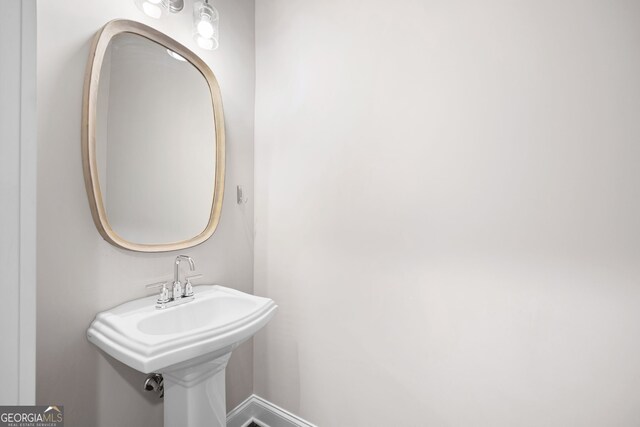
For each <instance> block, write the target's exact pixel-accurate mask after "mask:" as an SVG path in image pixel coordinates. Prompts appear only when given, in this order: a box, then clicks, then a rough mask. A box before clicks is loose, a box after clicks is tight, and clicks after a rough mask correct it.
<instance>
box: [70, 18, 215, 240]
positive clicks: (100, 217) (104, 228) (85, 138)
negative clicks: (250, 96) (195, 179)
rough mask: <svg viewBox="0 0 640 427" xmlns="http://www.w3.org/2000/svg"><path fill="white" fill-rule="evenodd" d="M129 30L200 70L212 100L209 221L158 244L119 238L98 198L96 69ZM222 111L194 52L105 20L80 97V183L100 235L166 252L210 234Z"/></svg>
mask: <svg viewBox="0 0 640 427" xmlns="http://www.w3.org/2000/svg"><path fill="white" fill-rule="evenodd" d="M122 33H132V34H137V35H139V36H142V37H145V38H147V39H149V40H151V41H153V42H155V43H158V44H160V45H162V46H164V47H165V48H167V49H171V50H172V51H174V52H176V53H178V54H179V55H181V56H182V57H183V58H185V59H186V60H187V61H188V62H189V63H191V64H192V65H193V66H194V67H196V68H197V69H198V71H200V73H201V74H202V76H204V78H205V80H206V81H207V84H208V85H209V89H210V91H211V100H212V103H213V115H214V124H215V132H216V135H215V137H216V140H215V144H216V150H215V151H216V171H215V177H214V180H215V182H214V187H213V188H214V193H213V203H212V205H211V214H210V216H209V222H208V223H207V226H206V227H205V229H204V230H203V231H202V232H201V233H200V234H198V235H197V236H195V237H193V238H191V239H188V240H183V241H179V242H171V243H162V244H140V243H133V242H129V241H127V240H125V239H123V238H122V237H120V236H119V235H118V234H117V233H116V232H115V231H114V230H113V229H112V228H111V225H110V224H109V220H108V218H107V213H106V210H105V207H104V203H103V200H102V191H101V190H100V182H99V179H98V165H97V160H96V111H97V100H98V86H99V84H100V71H101V69H102V62H103V60H104V55H105V53H106V50H107V47H108V46H109V43H110V42H111V39H112V38H113V37H115V36H116V35H118V34H122ZM224 136H225V132H224V113H223V110H222V96H221V94H220V87H219V86H218V81H217V80H216V78H215V76H214V75H213V72H212V71H211V69H210V68H209V66H207V64H205V62H204V61H203V60H202V59H200V57H198V55H197V54H195V53H194V52H192V51H191V50H189V49H188V48H186V47H185V46H183V45H182V44H180V43H178V42H177V41H175V40H173V39H172V38H171V37H169V36H167V35H166V34H163V33H161V32H160V31H158V30H155V29H153V28H151V27H149V26H147V25H144V24H141V23H139V22H135V21H129V20H124V19H116V20H113V21H110V22H108V23H107V24H106V25H105V26H104V27H102V29H100V30H99V31H98V32H97V33H96V35H95V36H94V39H93V43H92V45H91V49H90V51H89V60H88V62H87V69H86V72H85V80H84V94H83V99H82V168H83V171H84V182H85V187H86V189H87V196H88V198H89V206H90V208H91V216H92V217H93V222H94V223H95V225H96V228H97V229H98V231H99V232H100V235H102V237H103V238H104V239H105V240H106V241H107V242H109V243H111V244H112V245H115V246H117V247H120V248H123V249H128V250H132V251H137V252H168V251H177V250H180V249H185V248H190V247H193V246H196V245H199V244H200V243H203V242H204V241H205V240H207V239H208V238H209V237H211V236H212V235H213V233H214V231H215V230H216V228H217V226H218V223H219V221H220V214H221V211H222V199H223V194H224V166H225V149H224V146H225V141H224Z"/></svg>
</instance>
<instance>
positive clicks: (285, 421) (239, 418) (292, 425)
mask: <svg viewBox="0 0 640 427" xmlns="http://www.w3.org/2000/svg"><path fill="white" fill-rule="evenodd" d="M252 422H255V423H256V424H258V425H260V426H262V427H316V426H315V425H313V424H311V423H310V422H308V421H305V420H303V419H302V418H300V417H298V416H296V415H293V414H292V413H290V412H288V411H285V410H284V409H282V408H280V407H279V406H276V405H274V404H273V403H271V402H268V401H266V400H264V399H263V398H261V397H260V396H256V395H255V394H252V395H251V396H249V397H248V398H247V400H245V401H244V402H242V403H241V404H240V405H238V407H237V408H235V409H234V410H233V411H231V412H229V414H228V415H227V427H247V426H248V425H249V424H251V423H252Z"/></svg>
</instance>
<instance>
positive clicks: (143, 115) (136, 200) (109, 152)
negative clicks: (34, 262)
mask: <svg viewBox="0 0 640 427" xmlns="http://www.w3.org/2000/svg"><path fill="white" fill-rule="evenodd" d="M83 110H84V120H83V159H84V166H85V182H86V185H87V193H88V195H89V202H90V205H91V211H92V214H93V217H94V222H95V223H96V226H97V228H98V231H99V232H100V233H101V234H102V236H103V237H104V238H105V240H107V241H109V242H110V243H112V244H114V245H116V246H119V247H122V248H126V249H131V250H136V251H144V252H159V251H169V250H178V249H183V248H187V247H191V246H194V245H197V244H199V243H202V242H203V241H205V240H206V239H207V238H209V237H210V236H211V235H212V234H213V232H214V231H215V227H216V226H217V223H218V221H219V216H220V209H221V204H222V192H223V185H224V184H223V180H224V121H223V118H222V103H221V98H220V91H219V88H218V85H217V82H216V80H215V77H214V76H213V73H212V72H211V70H210V69H209V68H208V67H207V65H206V64H205V63H204V62H203V61H202V60H201V59H200V58H198V57H197V55H195V54H194V53H193V52H191V51H189V50H188V49H187V48H186V47H184V46H182V45H180V44H179V43H177V42H176V41H175V40H173V39H170V38H169V37H167V36H166V35H164V34H161V33H159V32H158V31H156V30H154V29H152V28H150V27H147V26H145V25H143V24H139V23H136V22H132V21H124V20H117V21H112V22H110V23H108V24H107V25H106V26H105V27H104V28H103V29H102V30H101V31H100V32H99V33H98V34H97V35H96V38H95V40H94V45H93V47H92V52H91V55H90V58H89V65H88V70H87V79H86V82H85V105H84V108H83Z"/></svg>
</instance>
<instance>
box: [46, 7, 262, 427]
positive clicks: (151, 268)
mask: <svg viewBox="0 0 640 427" xmlns="http://www.w3.org/2000/svg"><path fill="white" fill-rule="evenodd" d="M214 5H215V6H216V7H217V8H218V9H219V11H220V14H221V28H220V31H221V39H220V49H219V50H217V51H215V52H206V51H202V50H200V49H198V48H197V46H195V42H193V41H192V38H191V34H192V28H191V20H192V15H191V13H190V11H185V12H184V13H182V14H180V15H178V16H170V17H167V18H165V19H164V20H161V21H154V20H151V19H149V18H146V17H145V16H144V15H143V14H142V13H141V12H139V11H138V10H137V9H136V8H135V5H134V2H133V1H131V0H100V1H91V2H86V1H83V0H61V1H56V2H50V1H42V2H39V3H38V58H37V59H38V76H37V81H38V121H39V124H38V135H39V146H38V149H39V162H38V192H39V196H38V264H37V265H38V319H37V327H38V341H37V346H38V347H37V350H38V352H37V380H38V386H37V401H38V402H39V403H42V404H47V403H57V404H62V405H65V418H66V421H67V423H68V425H69V426H102V427H111V426H125V425H128V426H139V427H144V426H152V425H153V426H157V425H161V423H162V405H161V404H160V403H159V402H158V401H156V400H154V399H151V398H150V397H149V396H146V395H144V394H143V393H142V392H141V384H142V381H143V379H144V375H143V374H140V373H137V372H135V371H133V370H132V369H129V368H127V367H125V366H123V365H121V364H120V363H119V362H116V361H115V360H113V359H111V358H110V357H108V356H105V355H104V354H101V353H99V352H98V351H97V350H96V348H95V347H94V346H92V345H91V344H89V343H88V342H87V340H86V337H85V331H86V328H87V327H88V326H89V324H90V322H91V321H92V319H93V317H94V316H95V314H96V313H97V312H99V311H102V310H105V309H108V308H110V307H113V306H115V305H117V304H120V303H122V302H125V301H127V300H130V299H132V298H138V297H142V296H145V295H148V294H149V292H147V291H145V289H144V285H145V284H146V283H149V282H153V281H155V280H157V279H158V278H161V277H167V276H170V275H171V273H172V270H171V266H172V264H171V262H172V259H173V258H174V257H175V256H176V255H177V254H176V253H167V254H139V253H133V252H127V251H123V250H119V249H116V248H115V247H113V246H111V245H109V244H107V243H106V242H105V241H104V240H102V238H101V237H100V235H99V234H98V232H97V231H96V229H95V226H94V224H93V222H92V220H91V214H90V211H89V204H88V202H87V197H86V194H85V189H84V183H83V177H82V163H81V156H80V119H81V101H82V84H83V77H84V70H85V65H86V61H87V57H88V52H89V44H90V42H91V39H92V37H93V35H94V33H95V32H96V31H97V30H98V29H99V28H100V27H101V26H102V25H104V24H105V23H106V22H107V21H109V20H111V19H115V18H126V19H133V20H137V21H141V22H144V23H146V24H149V25H151V26H153V27H155V28H158V29H159V30H161V31H163V32H165V33H167V34H169V35H170V36H172V37H173V38H175V39H177V40H178V41H180V42H181V43H183V44H185V45H187V46H188V47H190V48H191V49H192V50H194V51H196V52H197V53H198V54H200V55H201V56H202V58H203V59H204V60H205V61H206V62H207V63H208V64H209V66H210V67H211V68H212V70H213V71H214V73H215V74H216V76H217V78H218V80H219V82H220V86H221V89H222V96H223V102H224V107H225V116H226V130H227V138H228V139H227V174H226V184H227V190H228V191H227V192H226V194H225V199H224V207H223V212H222V218H221V221H220V225H219V227H218V230H217V231H216V233H215V234H214V236H213V237H212V238H211V239H210V240H209V241H207V242H205V243H204V244H202V245H200V246H198V247H196V248H193V249H188V250H185V251H182V252H184V253H186V254H188V255H191V256H192V257H193V258H194V259H195V261H196V266H197V267H198V270H199V271H200V272H202V273H203V274H204V275H205V279H206V280H207V282H216V283H220V284H224V285H226V286H230V287H232V288H236V289H239V290H242V291H246V292H251V291H252V274H253V272H252V264H253V257H252V256H253V242H252V228H253V227H252V224H253V207H252V202H251V200H252V194H253V117H254V2H253V0H234V1H233V2H222V1H220V2H218V1H215V2H214ZM176 166H177V167H188V165H176ZM238 184H241V185H243V186H244V188H245V191H246V192H247V194H248V195H249V203H248V204H247V205H246V206H241V207H239V206H238V205H236V203H235V191H234V189H235V186H236V185H238ZM227 373H228V376H227V378H228V390H227V392H228V394H227V396H228V398H227V403H228V406H229V407H230V408H231V407H234V406H235V405H237V404H238V403H239V402H241V401H242V400H243V399H245V398H246V397H247V396H248V395H249V394H251V392H252V388H253V385H252V378H253V372H252V343H251V342H248V343H246V344H244V345H243V346H241V347H240V348H239V349H238V350H237V351H236V352H235V353H234V356H233V357H232V360H231V362H230V364H229V368H228V371H227Z"/></svg>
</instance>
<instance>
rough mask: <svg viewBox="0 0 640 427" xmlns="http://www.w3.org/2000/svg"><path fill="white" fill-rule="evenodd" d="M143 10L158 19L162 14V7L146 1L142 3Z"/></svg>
mask: <svg viewBox="0 0 640 427" xmlns="http://www.w3.org/2000/svg"><path fill="white" fill-rule="evenodd" d="M142 11H143V12H144V13H145V14H147V15H148V16H150V17H152V18H155V19H158V18H160V17H161V16H162V9H161V8H160V6H158V5H157V4H153V3H151V2H148V1H145V2H144V3H142Z"/></svg>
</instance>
